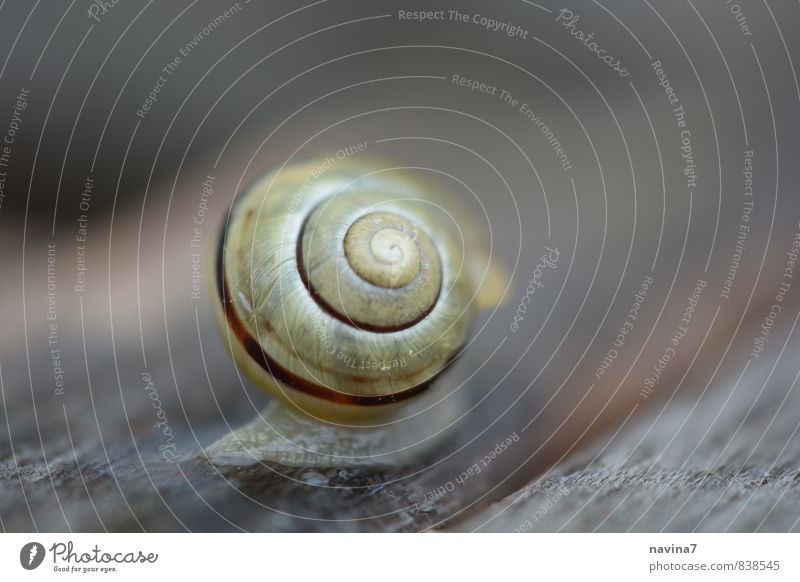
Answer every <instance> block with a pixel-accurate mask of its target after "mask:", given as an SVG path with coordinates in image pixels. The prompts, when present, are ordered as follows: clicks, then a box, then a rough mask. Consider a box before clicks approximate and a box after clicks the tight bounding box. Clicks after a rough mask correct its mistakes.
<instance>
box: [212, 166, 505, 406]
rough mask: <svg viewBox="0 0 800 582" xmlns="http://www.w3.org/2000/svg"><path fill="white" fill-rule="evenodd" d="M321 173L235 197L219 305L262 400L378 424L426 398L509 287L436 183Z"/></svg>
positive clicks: (394, 174) (274, 178)
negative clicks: (386, 413) (392, 410)
mask: <svg viewBox="0 0 800 582" xmlns="http://www.w3.org/2000/svg"><path fill="white" fill-rule="evenodd" d="M320 167H321V166H320V162H319V160H311V161H308V162H305V163H297V164H294V165H290V166H286V167H284V168H283V169H280V170H276V171H274V172H272V173H270V174H267V175H265V176H264V177H263V178H261V179H260V180H258V181H257V182H256V183H255V184H253V185H252V186H251V187H250V188H249V189H248V190H246V191H245V192H244V193H242V194H241V195H240V196H239V197H238V199H237V201H236V203H235V204H234V207H233V210H232V212H231V215H230V217H229V221H228V224H227V227H226V229H225V236H224V239H223V244H222V245H221V247H220V254H219V259H218V260H219V261H220V264H218V265H217V269H218V272H219V281H218V285H217V286H218V292H219V300H218V301H216V302H215V304H216V308H217V312H218V315H219V319H220V322H221V323H223V325H224V326H226V329H227V331H228V332H231V333H230V338H231V346H232V349H233V352H234V357H235V358H236V360H237V363H238V364H239V365H240V366H241V367H242V368H244V370H245V371H246V372H247V373H248V374H249V375H250V376H251V377H252V378H253V379H254V380H255V381H256V382H257V383H258V384H259V385H260V386H262V387H264V388H265V389H267V390H268V391H270V392H271V393H272V394H274V395H276V396H278V397H280V398H282V399H284V400H285V401H286V402H287V403H289V404H290V405H291V406H292V407H297V408H298V409H300V410H302V411H303V412H305V413H307V414H310V415H312V416H316V417H318V418H321V419H332V418H333V419H340V418H363V417H369V416H372V415H374V414H375V413H376V412H381V411H382V410H384V409H386V408H387V407H390V406H391V405H392V404H393V403H395V402H398V401H402V400H405V399H407V398H410V397H413V396H414V395H416V394H418V393H419V392H421V391H422V390H425V389H426V388H427V387H428V385H429V384H430V382H431V381H432V380H433V379H434V378H435V377H436V376H437V374H438V373H439V372H441V371H442V370H443V369H444V368H445V367H446V366H447V364H448V363H449V362H450V361H451V360H452V359H453V358H454V357H455V356H457V355H458V353H459V350H461V348H462V347H463V346H464V345H465V343H466V341H467V336H468V331H469V329H470V323H471V320H472V316H473V312H474V309H475V308H476V307H481V306H486V305H491V304H493V303H495V302H497V300H498V299H499V295H500V294H499V292H498V290H499V289H501V288H502V287H503V285H502V282H501V281H499V280H498V276H497V273H498V271H497V270H496V269H495V268H494V267H493V266H491V265H488V261H487V260H486V257H487V253H486V249H485V248H482V247H481V248H469V241H468V240H467V237H468V236H471V234H472V233H470V232H469V230H465V227H466V222H465V221H463V220H462V219H461V218H460V217H459V212H456V210H457V209H454V208H453V206H454V204H455V203H454V199H452V198H448V197H447V196H445V195H442V194H441V193H440V191H441V185H440V184H439V182H430V183H429V182H428V181H426V180H421V179H419V177H418V176H419V175H420V172H419V171H414V170H406V169H395V170H385V169H383V167H382V166H381V165H379V164H377V163H372V164H365V163H357V162H351V161H337V162H336V163H335V164H334V165H333V166H332V167H329V168H327V169H325V170H324V171H321V170H320ZM469 229H473V232H474V227H472V226H471V225H470V226H469ZM470 255H471V256H472V258H471V260H469V261H468V260H467V257H470ZM476 273H477V274H478V275H483V277H482V278H483V279H486V280H488V281H489V284H488V285H485V289H488V295H487V292H486V291H484V292H483V293H479V292H478V291H479V289H478V285H477V283H476V281H479V280H481V277H476ZM503 290H504V289H503Z"/></svg>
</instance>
